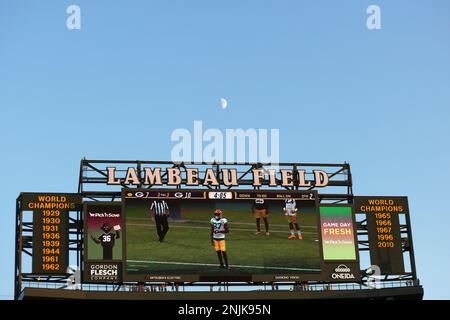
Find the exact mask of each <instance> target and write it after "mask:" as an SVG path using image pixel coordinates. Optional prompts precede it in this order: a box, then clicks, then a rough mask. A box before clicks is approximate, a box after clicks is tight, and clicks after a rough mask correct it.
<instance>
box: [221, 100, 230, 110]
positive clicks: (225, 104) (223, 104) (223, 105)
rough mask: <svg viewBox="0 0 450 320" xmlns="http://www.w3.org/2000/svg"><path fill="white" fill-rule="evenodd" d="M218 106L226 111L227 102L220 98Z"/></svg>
mask: <svg viewBox="0 0 450 320" xmlns="http://www.w3.org/2000/svg"><path fill="white" fill-rule="evenodd" d="M220 106H221V107H222V109H226V108H227V107H228V101H227V99H225V98H220Z"/></svg>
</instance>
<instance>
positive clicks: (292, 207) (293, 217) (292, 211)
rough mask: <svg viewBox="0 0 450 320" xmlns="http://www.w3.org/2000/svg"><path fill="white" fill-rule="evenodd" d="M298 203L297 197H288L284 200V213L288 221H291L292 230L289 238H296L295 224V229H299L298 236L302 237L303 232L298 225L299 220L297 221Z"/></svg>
mask: <svg viewBox="0 0 450 320" xmlns="http://www.w3.org/2000/svg"><path fill="white" fill-rule="evenodd" d="M297 211H298V209H297V203H296V202H295V199H286V200H284V208H283V212H284V215H285V216H286V217H287V218H288V222H289V230H290V233H291V234H290V235H289V239H295V238H296V236H295V232H294V226H295V230H296V231H297V237H298V238H299V239H302V232H301V231H300V227H299V226H298V222H297Z"/></svg>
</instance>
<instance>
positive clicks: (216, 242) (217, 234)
mask: <svg viewBox="0 0 450 320" xmlns="http://www.w3.org/2000/svg"><path fill="white" fill-rule="evenodd" d="M228 232H230V229H229V228H228V220H227V219H225V218H223V217H222V210H219V209H217V210H216V211H214V217H213V218H211V245H212V246H213V247H214V249H215V250H216V252H217V257H218V258H219V263H220V268H221V269H230V268H229V266H228V255H227V251H226V247H225V233H228ZM224 262H225V264H224Z"/></svg>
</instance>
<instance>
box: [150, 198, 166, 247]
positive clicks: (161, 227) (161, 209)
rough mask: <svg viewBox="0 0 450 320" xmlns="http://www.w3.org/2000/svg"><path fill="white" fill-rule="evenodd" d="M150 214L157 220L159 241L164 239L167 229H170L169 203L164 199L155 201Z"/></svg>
mask: <svg viewBox="0 0 450 320" xmlns="http://www.w3.org/2000/svg"><path fill="white" fill-rule="evenodd" d="M150 216H151V218H152V220H153V219H154V220H155V222H156V232H157V233H158V238H159V242H163V241H164V237H165V236H166V233H167V231H169V222H168V221H167V218H168V217H169V205H168V204H167V202H165V201H164V200H155V201H153V203H152V205H151V207H150Z"/></svg>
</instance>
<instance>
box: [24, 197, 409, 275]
mask: <svg viewBox="0 0 450 320" xmlns="http://www.w3.org/2000/svg"><path fill="white" fill-rule="evenodd" d="M288 205H291V206H292V205H293V207H294V208H295V212H296V214H295V218H293V217H289V216H287V215H286V207H287V206H288ZM154 206H166V207H167V208H168V210H169V211H170V215H169V216H170V217H169V219H168V226H169V228H168V230H169V231H167V236H166V240H165V242H166V243H165V244H164V245H159V244H158V241H157V234H158V235H159V233H158V232H159V231H158V228H160V226H158V224H157V223H156V221H155V217H154V216H152V210H153V209H152V208H154ZM216 209H220V210H221V211H222V212H223V217H224V218H225V219H226V220H227V223H228V225H229V227H230V230H231V231H230V233H229V234H227V235H226V244H227V253H228V258H229V259H230V266H231V267H230V270H227V271H223V270H219V268H218V267H217V266H218V261H217V258H216V255H215V253H214V248H213V247H211V245H210V244H209V243H210V234H211V223H210V220H211V219H212V217H213V213H214V211H215V210H216ZM22 210H26V211H32V212H33V241H32V249H33V251H32V252H33V254H32V273H33V274H41V275H45V274H48V275H62V274H67V267H68V265H69V255H68V252H69V222H70V221H69V213H70V212H71V211H82V212H83V216H84V240H83V245H84V264H83V266H84V271H83V274H84V281H85V282H90V283H118V282H121V281H150V282H151V281H179V282H184V281H188V282H191V281H194V282H195V281H245V282H248V281H253V282H260V281H304V280H324V281H330V282H342V281H344V282H359V281H360V279H361V274H360V269H359V268H360V266H359V253H358V239H357V236H356V235H357V231H356V229H357V224H356V222H355V214H365V215H366V230H367V234H368V244H369V249H370V259H371V263H372V265H378V266H379V267H380V270H381V273H382V274H386V275H389V274H404V273H405V267H404V261H403V260H404V259H403V245H404V244H403V241H404V240H402V235H401V221H400V220H401V218H400V217H401V215H408V214H409V211H408V203H407V198H406V197H359V196H357V197H354V203H353V204H345V205H344V204H321V203H320V201H319V194H318V193H317V191H315V190H312V191H307V190H305V191H299V190H244V189H228V190H210V189H128V188H124V189H122V194H121V199H120V201H115V202H92V201H84V202H83V200H82V197H81V195H80V194H75V193H72V194H70V193H64V194H59V193H23V194H22ZM261 212H262V213H261ZM407 221H409V218H408V219H407ZM300 236H301V237H300ZM83 266H82V268H83ZM122 279H123V280H122Z"/></svg>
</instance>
